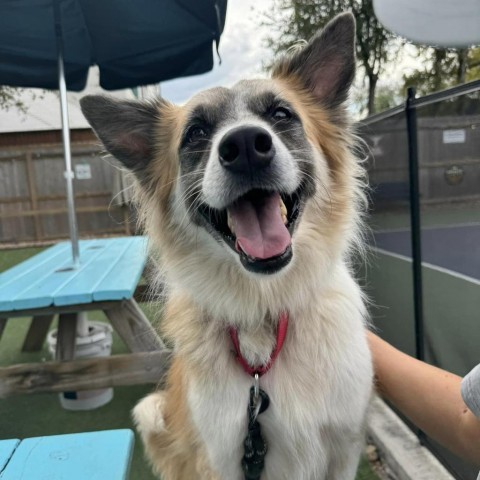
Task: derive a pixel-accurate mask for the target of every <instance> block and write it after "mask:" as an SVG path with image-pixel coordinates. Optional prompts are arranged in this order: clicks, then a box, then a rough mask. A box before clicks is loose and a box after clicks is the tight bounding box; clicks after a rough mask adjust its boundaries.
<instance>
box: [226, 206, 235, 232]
mask: <svg viewBox="0 0 480 480" xmlns="http://www.w3.org/2000/svg"><path fill="white" fill-rule="evenodd" d="M227 225H228V228H229V229H230V231H231V232H232V233H235V227H234V226H233V220H232V217H231V216H230V212H229V211H228V210H227Z"/></svg>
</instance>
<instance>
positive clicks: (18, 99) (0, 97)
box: [0, 85, 45, 114]
mask: <svg viewBox="0 0 480 480" xmlns="http://www.w3.org/2000/svg"><path fill="white" fill-rule="evenodd" d="M24 92H26V93H27V94H28V95H24ZM44 94H45V90H32V89H28V90H25V89H23V88H17V87H8V86H6V85H0V110H5V111H7V112H8V110H10V109H16V110H18V111H20V112H21V113H23V114H26V113H27V111H28V103H29V102H33V101H34V100H35V99H37V98H40V99H41V98H43V97H44Z"/></svg>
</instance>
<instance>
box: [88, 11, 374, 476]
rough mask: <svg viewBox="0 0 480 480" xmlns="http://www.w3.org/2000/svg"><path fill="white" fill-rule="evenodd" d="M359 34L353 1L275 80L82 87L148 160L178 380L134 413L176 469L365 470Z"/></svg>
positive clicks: (159, 469) (171, 471)
mask: <svg viewBox="0 0 480 480" xmlns="http://www.w3.org/2000/svg"><path fill="white" fill-rule="evenodd" d="M354 50H355V22H354V18H353V16H352V15H351V14H349V13H346V14H342V15H340V16H337V17H336V18H335V19H333V20H332V21H331V22H330V23H329V24H328V25H327V26H326V27H325V28H324V29H323V31H321V32H319V33H318V34H316V35H315V36H314V37H313V38H312V39H311V40H310V42H309V43H308V44H306V45H305V46H304V47H303V48H297V49H294V50H293V51H291V52H289V53H288V54H287V55H285V56H284V57H283V58H281V59H280V60H279V61H278V62H277V63H276V64H275V65H274V67H273V69H272V72H271V78H269V79H256V80H242V81H240V82H239V83H237V84H236V85H234V86H233V87H231V88H220V87H219V88H212V89H209V90H206V91H203V92H201V93H198V94H196V95H195V96H194V97H193V98H192V99H191V100H190V101H188V102H187V103H186V104H185V105H183V106H177V105H173V104H171V103H169V102H168V101H166V100H164V99H156V100H154V101H151V102H140V101H138V102H137V101H127V100H124V101H118V100H113V99H111V98H108V97H102V96H87V97H85V98H83V99H82V101H81V107H82V110H83V112H84V114H85V116H86V118H87V119H88V120H89V122H90V124H91V125H92V127H93V129H94V131H95V132H96V134H97V135H98V137H99V139H100V140H101V141H102V142H103V145H104V146H105V148H106V150H107V151H108V152H109V153H110V154H111V155H113V156H114V157H116V158H117V159H118V160H119V161H120V162H122V163H123V165H124V166H125V167H127V168H128V169H130V170H131V171H133V172H134V174H135V177H136V179H137V183H138V202H139V216H140V219H141V222H142V224H143V226H144V229H145V232H146V234H147V235H148V236H149V239H150V243H151V249H152V255H154V257H155V258H156V259H157V261H158V264H159V265H160V268H161V272H160V273H159V275H161V278H162V279H163V281H164V282H165V285H166V287H165V288H166V289H167V291H168V297H167V300H166V305H165V310H164V314H163V320H162V329H163V330H162V331H163V334H164V335H165V338H168V339H169V340H170V341H171V344H172V345H173V352H174V353H173V358H172V363H171V365H170V368H169V372H168V376H167V379H166V383H165V385H166V386H165V388H164V390H159V391H157V392H155V393H152V394H150V395H148V396H147V397H146V398H144V399H143V400H141V401H140V402H139V403H138V405H137V406H136V407H135V409H134V412H133V417H134V420H135V423H136V426H137V428H138V430H139V432H140V434H141V437H142V440H143V442H144V445H145V449H146V452H147V456H148V458H149V460H150V462H151V464H152V467H153V469H154V471H155V472H156V473H157V474H159V475H162V478H163V479H164V480H189V479H200V480H241V479H243V478H252V479H253V478H257V479H258V478H261V479H262V480H283V479H284V480H286V479H288V480H292V479H295V480H350V479H353V478H354V477H355V474H356V470H357V467H358V462H359V458H360V454H361V451H362V446H363V444H364V430H365V423H366V420H365V419H366V410H367V406H368V403H369V398H370V395H371V390H372V365H371V358H370V354H369V349H368V346H367V341H366V334H365V330H366V329H365V327H366V325H367V313H366V308H365V301H364V297H363V295H362V292H361V290H360V288H359V287H358V285H357V283H356V282H355V280H354V278H353V275H352V267H351V262H350V257H351V254H352V252H353V251H356V249H355V247H356V246H358V245H361V237H362V218H363V217H362V212H363V210H364V206H365V194H364V173H363V168H362V165H361V162H360V161H359V160H358V159H357V158H356V154H355V144H356V142H355V136H354V134H353V131H352V127H351V122H350V120H349V117H348V112H347V108H346V106H345V103H346V100H347V97H348V91H349V87H350V85H351V83H352V81H353V78H354V72H355V53H354ZM262 374H263V375H262ZM252 386H253V389H252ZM252 392H253V393H252ZM265 395H267V396H268V398H269V406H268V408H267V409H266V410H265V411H263V413H261V412H262V410H263V409H264V407H266V403H265V402H266V400H265V398H264V396H265ZM259 399H260V400H259ZM262 401H263V403H262ZM259 410H260V411H259ZM256 427H259V428H257V430H256V431H254V430H255V428H256ZM252 439H253V441H254V442H255V441H258V442H260V443H257V444H256V445H257V447H258V448H257V450H256V451H254V452H253V455H254V456H255V458H256V459H257V460H258V462H257V460H252V452H251V451H250V450H249V448H250V447H251V446H252ZM249 442H250V443H249ZM249 452H250V453H249ZM252 462H253V467H252ZM252 468H253V470H255V471H253V470H252ZM249 469H250V470H249ZM249 475H250V476H249Z"/></svg>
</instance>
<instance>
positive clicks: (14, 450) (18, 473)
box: [0, 429, 134, 480]
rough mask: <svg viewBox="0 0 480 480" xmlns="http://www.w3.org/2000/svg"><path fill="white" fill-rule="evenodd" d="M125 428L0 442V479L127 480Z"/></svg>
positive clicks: (128, 434) (129, 441)
mask: <svg viewBox="0 0 480 480" xmlns="http://www.w3.org/2000/svg"><path fill="white" fill-rule="evenodd" d="M133 444H134V436H133V432H132V431H131V430H128V429H123V430H104V431H100V432H87V433H75V434H67V435H52V436H47V437H35V438H27V439H25V440H21V441H20V440H18V439H12V440H0V479H1V480H47V479H52V480H53V479H55V480H87V479H88V480H127V479H128V478H129V470H130V462H131V457H132V451H133Z"/></svg>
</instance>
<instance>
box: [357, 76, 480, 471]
mask: <svg viewBox="0 0 480 480" xmlns="http://www.w3.org/2000/svg"><path fill="white" fill-rule="evenodd" d="M359 133H360V136H361V137H362V138H363V140H364V141H365V142H366V145H368V150H367V151H368V163H367V165H368V175H369V183H370V187H371V190H370V199H371V204H370V208H371V215H370V228H371V238H370V244H371V256H370V259H369V261H368V262H367V266H366V267H365V271H364V272H363V278H364V281H365V288H366V290H367V292H368V294H369V295H370V298H371V300H372V307H371V313H372V318H373V322H374V324H375V325H376V326H377V327H378V329H379V333H380V335H381V336H382V337H383V338H385V339H386V340H387V341H389V342H390V343H391V344H393V345H395V346H396V347H397V348H400V349H401V350H403V351H404V352H406V353H408V354H410V355H413V356H417V357H418V358H420V359H423V360H425V361H427V362H429V363H431V364H433V365H436V366H439V367H441V368H444V369H446V370H448V371H451V372H454V373H456V374H458V375H461V376H463V375H465V374H466V373H468V372H469V371H470V370H471V369H472V368H473V367H474V366H475V365H476V364H478V363H480V350H479V344H480V321H479V320H480V313H479V311H480V308H479V307H480V82H472V83H471V84H468V85H463V86H461V87H456V88H454V89H451V90H449V91H444V92H440V93H438V94H434V95H430V96H427V97H423V98H413V97H412V98H411V99H410V101H407V102H406V104H405V107H397V108H395V109H393V110H391V111H389V112H385V113H383V114H381V115H377V116H373V117H370V118H368V119H366V120H365V121H363V122H361V123H360V124H359ZM439 421H441V419H439ZM420 437H421V440H422V441H423V443H424V444H425V445H426V446H427V447H428V448H430V449H431V450H432V452H433V453H435V455H436V456H437V457H438V458H439V459H440V461H441V462H442V463H443V464H444V465H445V466H446V467H447V468H448V469H449V470H450V471H451V472H452V474H453V475H454V476H455V477H456V478H458V479H462V480H475V479H476V478H477V473H478V469H476V468H474V467H473V466H472V465H468V464H466V463H465V462H463V461H461V460H460V459H459V458H457V457H455V456H453V455H452V454H451V453H449V452H447V451H446V450H445V449H442V448H441V447H440V446H438V445H437V444H435V443H434V442H433V441H432V440H431V439H429V438H428V437H425V436H424V435H423V434H421V433H420Z"/></svg>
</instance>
